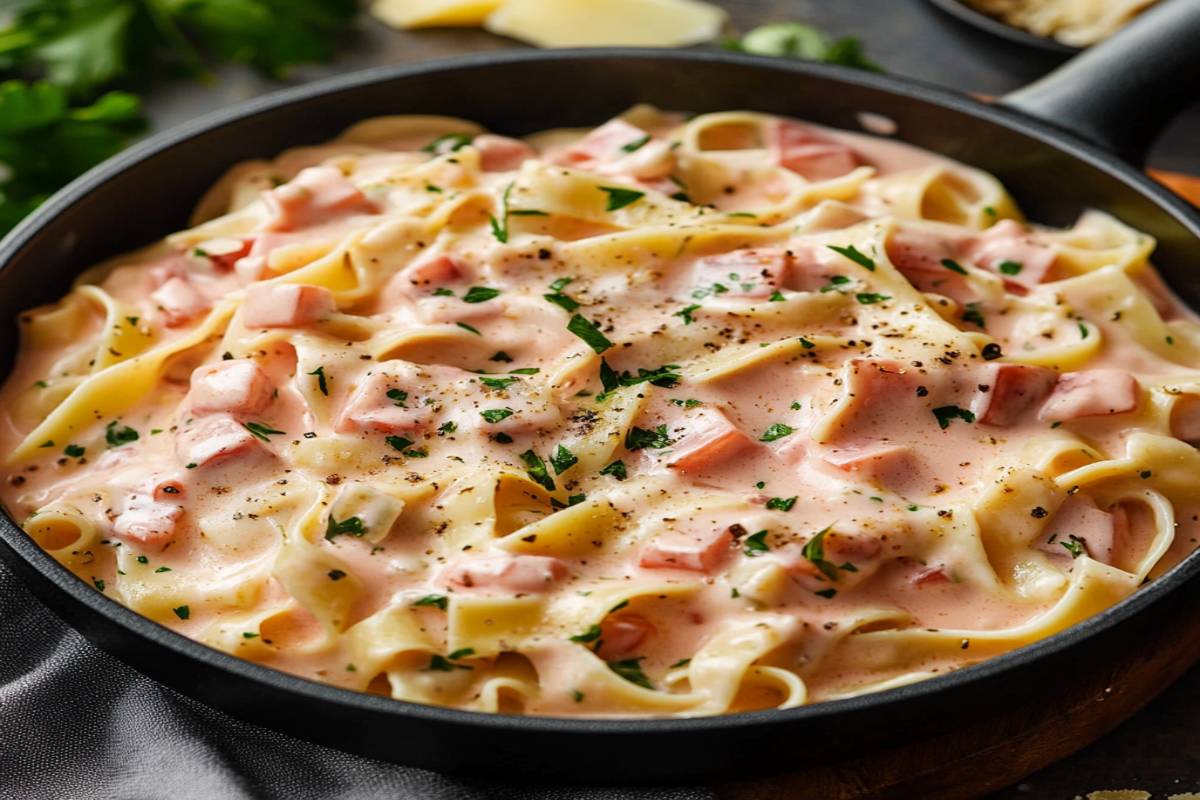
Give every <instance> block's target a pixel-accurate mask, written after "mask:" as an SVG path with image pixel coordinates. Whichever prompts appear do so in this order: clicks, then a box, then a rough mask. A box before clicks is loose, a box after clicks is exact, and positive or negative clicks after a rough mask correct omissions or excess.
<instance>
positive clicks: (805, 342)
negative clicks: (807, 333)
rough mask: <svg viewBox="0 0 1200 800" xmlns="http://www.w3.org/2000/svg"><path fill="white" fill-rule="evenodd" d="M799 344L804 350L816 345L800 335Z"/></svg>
mask: <svg viewBox="0 0 1200 800" xmlns="http://www.w3.org/2000/svg"><path fill="white" fill-rule="evenodd" d="M800 346H801V347H803V348H804V349H805V350H812V349H813V348H814V347H816V345H815V344H813V343H812V342H810V341H809V340H808V339H805V338H804V337H803V336H801V337H800Z"/></svg>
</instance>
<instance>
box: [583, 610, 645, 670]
mask: <svg viewBox="0 0 1200 800" xmlns="http://www.w3.org/2000/svg"><path fill="white" fill-rule="evenodd" d="M655 633H657V629H656V628H655V627H654V624H653V623H651V622H650V621H649V620H647V619H645V618H643V617H640V616H638V615H637V614H616V615H612V616H609V617H606V618H605V620H604V622H602V623H600V649H599V651H598V655H599V656H600V657H601V658H602V659H604V660H605V661H615V660H617V659H621V658H625V657H626V656H630V655H633V654H634V653H635V652H637V649H638V648H639V647H641V645H642V643H643V642H645V641H646V640H647V639H649V638H650V637H652V636H654V634H655Z"/></svg>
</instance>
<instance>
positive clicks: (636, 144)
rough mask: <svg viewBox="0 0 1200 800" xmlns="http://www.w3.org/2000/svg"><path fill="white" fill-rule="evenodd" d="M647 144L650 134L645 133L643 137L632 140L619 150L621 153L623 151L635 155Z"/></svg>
mask: <svg viewBox="0 0 1200 800" xmlns="http://www.w3.org/2000/svg"><path fill="white" fill-rule="evenodd" d="M649 142H650V134H648V133H647V134H646V135H645V136H641V137H639V138H637V139H634V140H633V141H632V142H629V143H628V144H623V145H621V149H622V150H623V151H625V152H626V153H636V152H637V151H638V150H641V149H642V148H643V147H644V146H646V145H647V144H648V143H649Z"/></svg>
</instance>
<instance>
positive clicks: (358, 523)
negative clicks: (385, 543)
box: [325, 514, 367, 542]
mask: <svg viewBox="0 0 1200 800" xmlns="http://www.w3.org/2000/svg"><path fill="white" fill-rule="evenodd" d="M366 532H367V527H366V526H365V525H363V521H362V520H361V519H359V518H358V517H346V518H345V519H344V520H341V521H338V520H336V519H334V518H333V515H332V514H330V515H329V519H328V521H326V523H325V538H326V539H328V540H329V541H331V542H332V541H333V540H334V539H335V538H337V537H338V536H341V535H342V534H344V533H348V534H350V535H351V536H362V535H363V534H364V533H366Z"/></svg>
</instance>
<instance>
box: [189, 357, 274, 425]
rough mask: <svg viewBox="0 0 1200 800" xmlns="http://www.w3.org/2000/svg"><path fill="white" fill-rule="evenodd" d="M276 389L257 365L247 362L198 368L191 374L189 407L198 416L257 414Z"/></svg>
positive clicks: (227, 362) (232, 361)
mask: <svg viewBox="0 0 1200 800" xmlns="http://www.w3.org/2000/svg"><path fill="white" fill-rule="evenodd" d="M274 389H275V387H274V386H272V385H271V380H270V378H268V377H267V374H266V373H265V372H263V371H262V369H260V368H259V366H258V364H256V363H254V362H253V361H251V360H250V359H248V358H237V359H233V360H231V361H222V362H221V363H219V364H216V365H213V366H204V367H198V368H197V369H196V371H195V372H193V373H192V389H191V391H190V392H188V403H189V404H190V405H191V407H192V410H193V411H195V412H196V413H198V414H205V413H209V412H212V411H228V412H230V413H232V414H243V415H245V414H256V413H258V412H259V411H262V410H263V409H264V408H266V407H267V404H268V403H270V402H271V394H272V392H273V391H274Z"/></svg>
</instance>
